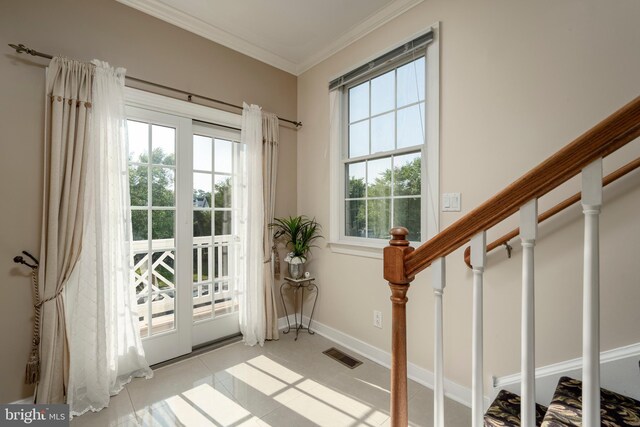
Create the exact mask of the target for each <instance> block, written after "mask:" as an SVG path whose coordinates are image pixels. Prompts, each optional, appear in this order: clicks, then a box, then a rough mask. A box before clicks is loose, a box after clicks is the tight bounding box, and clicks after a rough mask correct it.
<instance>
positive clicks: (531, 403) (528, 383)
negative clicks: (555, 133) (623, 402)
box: [520, 200, 538, 427]
mask: <svg viewBox="0 0 640 427" xmlns="http://www.w3.org/2000/svg"><path fill="white" fill-rule="evenodd" d="M537 235H538V201H537V200H531V201H530V202H528V203H527V204H526V205H524V206H522V207H521V208H520V240H521V241H522V330H521V340H522V346H521V355H520V357H521V375H522V382H521V384H520V387H521V389H520V394H521V396H520V402H521V403H520V420H521V423H522V426H523V427H535V425H536V385H535V384H536V382H535V381H536V379H535V369H536V367H535V366H536V365H535V353H536V350H535V292H534V283H535V282H534V268H533V267H534V262H533V252H534V251H533V248H534V246H535V243H536V237H537Z"/></svg>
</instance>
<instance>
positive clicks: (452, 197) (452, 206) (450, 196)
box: [442, 193, 462, 212]
mask: <svg viewBox="0 0 640 427" xmlns="http://www.w3.org/2000/svg"><path fill="white" fill-rule="evenodd" d="M461 205H462V203H461V196H460V193H443V194H442V212H460V206H461Z"/></svg>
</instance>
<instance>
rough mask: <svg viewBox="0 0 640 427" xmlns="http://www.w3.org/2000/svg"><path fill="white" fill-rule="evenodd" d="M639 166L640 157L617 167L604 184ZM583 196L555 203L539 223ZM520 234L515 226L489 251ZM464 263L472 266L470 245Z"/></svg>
mask: <svg viewBox="0 0 640 427" xmlns="http://www.w3.org/2000/svg"><path fill="white" fill-rule="evenodd" d="M639 167H640V157H638V158H637V159H635V160H633V161H631V162H629V163H627V164H626V165H624V166H622V167H621V168H619V169H616V170H615V171H613V172H611V173H610V174H609V175H607V176H606V177H604V179H603V180H602V186H603V187H606V186H607V185H609V184H611V183H612V182H615V181H617V180H618V179H620V178H622V177H623V176H625V175H627V174H628V173H630V172H633V171H634V170H636V169H638V168H639ZM581 196H582V193H576V194H574V195H573V196H571V197H569V198H568V199H566V200H564V201H562V202H560V203H558V204H557V205H555V206H554V207H552V208H551V209H549V210H547V211H545V212H543V213H541V214H540V216H538V224H540V223H541V222H543V221H546V220H548V219H549V218H551V217H552V216H554V215H556V214H558V213H560V212H562V211H563V210H565V209H567V208H568V207H569V206H572V205H574V204H575V203H577V202H579V201H580V197H581ZM518 234H520V228H514V229H513V230H511V231H510V232H508V233H507V234H505V235H503V236H502V237H500V238H498V239H496V240H494V241H493V242H491V243H489V244H488V245H487V252H491V251H492V250H494V249H496V248H497V247H500V246H503V245H505V244H508V243H509V241H510V240H511V239H513V238H514V237H517V236H518ZM464 263H465V264H467V267H469V268H471V247H470V246H467V248H466V249H465V250H464Z"/></svg>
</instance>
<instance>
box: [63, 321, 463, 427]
mask: <svg viewBox="0 0 640 427" xmlns="http://www.w3.org/2000/svg"><path fill="white" fill-rule="evenodd" d="M293 338H294V334H286V335H282V334H281V338H280V340H279V341H272V342H267V343H265V346H264V347H262V348H261V347H257V346H256V347H247V346H245V345H244V344H242V343H235V344H232V345H229V346H227V347H224V348H221V349H218V350H213V351H211V352H209V353H205V354H202V355H200V356H197V357H193V358H191V359H188V360H185V361H182V362H179V363H176V364H173V365H169V366H166V367H163V368H160V369H157V370H156V371H155V373H154V377H153V378H152V379H150V380H142V379H136V380H134V381H132V382H131V383H130V384H129V385H127V387H126V388H125V389H124V390H123V391H122V392H121V393H120V394H119V395H118V396H115V397H113V398H112V399H111V405H110V406H109V407H108V408H106V409H104V410H102V411H100V412H95V413H87V414H85V415H82V416H81V417H77V418H74V419H73V420H72V422H71V426H73V427H82V426H113V427H115V426H167V427H173V426H189V427H191V426H195V427H206V426H272V427H280V426H282V427H303V426H317V425H319V426H328V427H339V426H371V427H374V426H383V427H385V426H390V425H391V423H390V419H389V370H388V369H386V368H384V367H382V366H380V365H378V364H376V363H374V362H372V361H370V360H368V359H366V358H363V357H361V356H359V355H357V354H355V353H353V352H350V351H348V350H345V349H343V348H341V347H340V346H338V345H336V344H335V343H333V342H332V341H329V340H327V339H326V338H324V337H321V336H320V335H317V334H316V335H309V334H307V333H301V334H300V336H299V338H298V341H297V342H295V341H294V340H293ZM330 347H337V348H340V349H341V350H343V351H345V352H347V353H348V354H350V355H352V356H354V357H355V358H357V359H359V360H362V361H363V362H364V363H363V364H362V365H360V366H358V367H357V368H355V369H349V368H347V367H345V366H343V365H342V364H340V363H338V362H336V361H334V360H332V359H331V358H329V357H327V356H325V355H324V354H322V352H323V351H324V350H326V349H328V348H330ZM408 392H409V419H410V425H411V426H431V425H433V421H432V420H433V393H432V391H431V390H429V389H427V388H425V387H423V386H421V385H420V384H418V383H416V382H414V381H409V388H408ZM445 425H446V426H447V427H468V426H470V425H471V411H470V410H469V408H467V407H465V406H463V405H461V404H459V403H456V402H454V401H452V400H449V399H445Z"/></svg>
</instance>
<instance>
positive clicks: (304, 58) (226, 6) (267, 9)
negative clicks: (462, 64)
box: [117, 0, 423, 75]
mask: <svg viewBox="0 0 640 427" xmlns="http://www.w3.org/2000/svg"><path fill="white" fill-rule="evenodd" d="M117 1H119V2H120V3H123V4H126V5H128V6H131V7H133V8H135V9H138V10H140V11H142V12H144V13H147V14H149V15H152V16H155V17H156V18H159V19H162V20H163V21H166V22H169V23H171V24H173V25H176V26H178V27H181V28H184V29H185V30H188V31H191V32H192V33H195V34H198V35H200V36H202V37H205V38H208V39H210V40H212V41H214V42H216V43H219V44H222V45H224V46H227V47H229V48H231V49H234V50H236V51H238V52H241V53H243V54H245V55H248V56H251V57H253V58H255V59H258V60H260V61H263V62H266V63H267V64H270V65H273V66H274V67H277V68H280V69H282V70H284V71H287V72H289V73H292V74H294V75H299V74H301V73H303V72H304V71H306V70H308V69H309V68H311V67H313V66H314V65H316V64H318V63H319V62H321V61H322V60H324V59H326V58H328V57H329V56H331V55H333V54H334V53H336V52H337V51H339V50H340V49H343V48H344V47H346V46H348V45H349V44H351V43H353V42H354V41H356V40H358V39H359V38H361V37H363V36H365V35H366V34H368V33H370V32H371V31H373V30H375V29H376V28H378V27H380V26H381V25H383V24H384V23H386V22H388V21H389V20H391V19H393V18H395V17H396V16H398V15H400V14H401V13H403V12H405V11H407V10H408V9H410V8H411V7H413V6H415V5H416V4H418V3H421V2H422V1H423V0H117Z"/></svg>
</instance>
